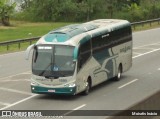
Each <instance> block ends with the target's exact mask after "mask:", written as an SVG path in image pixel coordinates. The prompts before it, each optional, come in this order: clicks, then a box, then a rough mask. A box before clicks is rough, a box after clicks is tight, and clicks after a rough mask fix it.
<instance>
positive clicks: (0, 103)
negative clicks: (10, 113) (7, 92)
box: [0, 102, 10, 106]
mask: <svg viewBox="0 0 160 119" xmlns="http://www.w3.org/2000/svg"><path fill="white" fill-rule="evenodd" d="M0 105H5V106H8V105H10V104H9V103H4V102H0Z"/></svg>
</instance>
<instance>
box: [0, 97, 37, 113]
mask: <svg viewBox="0 0 160 119" xmlns="http://www.w3.org/2000/svg"><path fill="white" fill-rule="evenodd" d="M37 95H38V94H34V95H32V96H30V97H27V98H24V99H23V100H20V101H18V102H15V103H13V104H11V105H8V106H6V107H3V108H1V109H0V110H5V109H7V108H10V107H13V106H15V105H17V104H19V103H22V102H25V101H27V100H29V99H31V98H33V97H35V96H37Z"/></svg>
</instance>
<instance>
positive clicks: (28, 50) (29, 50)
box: [25, 44, 35, 60]
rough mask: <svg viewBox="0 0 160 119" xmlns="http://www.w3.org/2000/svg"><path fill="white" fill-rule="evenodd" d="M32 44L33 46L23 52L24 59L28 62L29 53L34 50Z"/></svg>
mask: <svg viewBox="0 0 160 119" xmlns="http://www.w3.org/2000/svg"><path fill="white" fill-rule="evenodd" d="M34 46H35V45H34V44H33V45H30V46H29V47H28V48H27V50H26V51H25V59H26V60H28V59H29V55H30V52H31V50H32V49H33V48H34Z"/></svg>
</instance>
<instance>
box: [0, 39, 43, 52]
mask: <svg viewBox="0 0 160 119" xmlns="http://www.w3.org/2000/svg"><path fill="white" fill-rule="evenodd" d="M39 38H40V37H34V38H26V39H19V40H14V41H6V42H1V43H0V46H6V49H7V51H8V50H9V46H10V45H13V44H18V45H17V47H18V49H21V44H22V43H25V42H29V45H31V44H32V43H33V42H34V41H37V40H38V39H39Z"/></svg>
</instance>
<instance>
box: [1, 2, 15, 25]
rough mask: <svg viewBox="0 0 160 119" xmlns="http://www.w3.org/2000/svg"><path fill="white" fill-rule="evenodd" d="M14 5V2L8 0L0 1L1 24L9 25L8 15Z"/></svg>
mask: <svg viewBox="0 0 160 119" xmlns="http://www.w3.org/2000/svg"><path fill="white" fill-rule="evenodd" d="M15 6H16V4H15V3H10V2H9V0H1V1H0V17H1V22H2V24H3V25H5V26H9V25H10V22H9V18H10V15H11V14H12V13H13V11H14V8H15Z"/></svg>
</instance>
